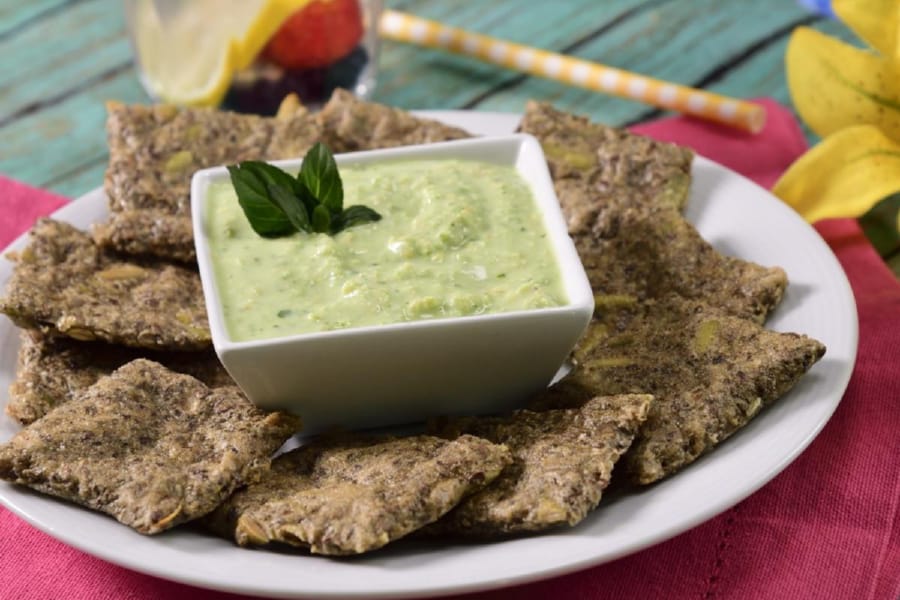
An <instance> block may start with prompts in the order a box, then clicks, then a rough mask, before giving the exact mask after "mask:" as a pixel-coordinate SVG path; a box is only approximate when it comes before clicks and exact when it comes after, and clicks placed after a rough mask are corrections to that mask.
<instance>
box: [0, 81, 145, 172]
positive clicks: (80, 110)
mask: <svg viewBox="0 0 900 600" xmlns="http://www.w3.org/2000/svg"><path fill="white" fill-rule="evenodd" d="M109 99H116V100H121V101H123V102H146V101H147V97H146V95H145V94H144V92H143V90H142V89H141V87H140V85H139V84H138V82H137V78H136V75H135V73H134V72H133V71H131V70H128V71H125V72H122V73H119V74H118V75H116V76H114V77H112V78H110V79H108V80H105V81H102V82H99V83H98V84H97V85H95V86H91V87H89V88H87V89H85V90H82V91H81V92H80V93H78V94H76V95H73V96H71V97H69V98H66V99H65V100H63V101H61V102H59V103H57V104H54V105H52V106H50V107H47V108H45V109H43V110H40V111H36V112H33V113H30V114H28V115H27V116H24V117H22V118H20V119H16V120H15V121H13V122H12V123H9V124H7V125H5V126H4V127H0V139H2V140H3V144H2V145H0V172H2V173H7V174H9V175H11V176H12V177H15V178H17V179H20V180H22V181H24V182H26V183H30V184H32V185H37V186H42V185H45V184H46V183H47V182H49V181H54V180H56V179H58V178H59V177H60V176H61V175H62V174H64V173H68V172H70V171H71V170H72V168H73V167H74V166H77V165H79V164H86V163H88V162H89V161H91V160H99V159H103V157H105V156H106V136H105V132H104V123H105V121H106V110H105V108H104V102H105V101H106V100H109ZM91 187H93V186H91Z"/></svg>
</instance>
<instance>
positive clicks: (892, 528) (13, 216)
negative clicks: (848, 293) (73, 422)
mask: <svg viewBox="0 0 900 600" xmlns="http://www.w3.org/2000/svg"><path fill="white" fill-rule="evenodd" d="M761 102H762V103H763V104H765V105H766V107H767V108H768V110H769V122H768V125H767V127H766V129H765V130H764V131H763V132H762V133H761V134H760V135H758V136H749V135H744V134H740V133H736V132H734V131H732V130H727V129H723V128H721V127H717V126H715V125H710V124H707V123H704V122H699V121H695V120H692V119H687V118H680V117H679V118H673V119H665V120H662V121H658V122H655V123H649V124H644V125H641V126H639V127H636V128H635V130H636V131H639V132H640V133H643V134H646V135H650V136H653V137H656V138H658V139H665V140H671V141H675V142H678V143H681V144H685V145H687V146H691V147H693V148H694V149H695V150H697V152H699V153H700V154H703V155H705V156H707V157H709V158H711V159H713V160H716V161H718V162H720V163H722V164H725V165H727V166H729V167H731V168H732V169H734V170H736V171H738V172H740V173H743V174H744V175H746V176H748V177H750V178H752V179H754V180H755V181H757V182H758V183H760V184H762V185H765V186H770V185H771V184H772V182H774V180H775V179H776V178H777V177H778V175H779V173H781V171H783V170H784V169H785V167H786V166H787V165H788V164H789V163H790V162H791V161H792V160H793V159H794V158H795V157H796V156H798V155H799V154H800V153H801V152H802V151H803V150H804V149H805V142H804V139H803V136H802V134H801V132H800V129H799V127H798V126H797V123H796V121H794V119H793V117H792V116H791V114H790V112H789V111H787V110H786V109H785V108H783V107H781V106H779V105H778V104H777V103H775V102H772V101H768V100H762V101H761ZM61 201H62V200H61V199H60V198H59V197H58V196H54V195H52V194H49V193H47V192H44V191H39V190H34V189H31V188H27V187H25V186H23V185H21V184H18V183H15V182H12V181H10V180H7V179H3V178H0V246H2V245H5V244H6V243H8V241H10V240H11V239H12V238H14V237H15V236H16V235H18V234H19V233H21V232H22V231H24V230H26V229H27V228H28V226H30V225H31V223H32V222H33V220H34V218H35V217H36V216H38V215H40V214H44V213H46V212H49V211H51V210H53V209H54V208H56V207H58V206H59V205H60V203H61ZM817 228H818V230H819V232H820V233H821V234H822V236H823V237H824V238H825V239H826V240H827V241H828V243H829V244H830V245H831V247H832V249H833V250H834V251H835V253H836V254H837V256H838V258H839V260H840V261H841V264H842V265H843V266H844V269H845V270H846V272H847V275H848V276H849V278H850V282H851V285H852V287H853V291H854V294H855V296H856V302H857V305H858V310H859V319H860V345H859V354H858V358H857V364H856V368H855V370H854V373H853V377H852V379H851V381H850V387H849V388H848V390H847V393H846V394H845V396H844V398H843V400H842V402H841V404H840V406H839V407H838V409H837V411H836V412H835V415H834V417H833V418H832V419H831V421H830V422H829V423H828V425H826V427H825V429H824V430H823V431H822V433H821V434H820V435H819V437H818V438H817V439H816V440H815V441H814V442H813V444H812V445H811V446H810V447H809V448H808V449H807V450H806V451H805V452H804V453H803V454H802V455H801V456H800V457H799V458H798V459H797V460H796V461H795V462H794V463H793V464H791V465H790V466H789V467H788V468H787V469H786V470H785V471H784V472H783V473H782V474H781V475H779V476H778V477H776V478H775V479H774V480H773V481H772V482H771V483H769V484H768V485H766V486H765V487H763V488H762V489H761V490H760V491H758V492H757V493H756V494H754V495H753V496H751V497H750V498H748V499H746V500H745V501H743V502H742V503H740V504H738V505H737V506H735V507H734V508H732V509H731V510H728V511H726V512H725V513H723V514H722V515H720V516H719V517H717V518H714V519H712V520H710V521H707V522H706V523H704V524H703V525H700V526H699V527H697V528H695V529H692V530H690V531H688V532H686V533H684V534H682V535H680V536H678V537H676V538H673V539H672V540H669V541H667V542H664V543H662V544H660V545H658V546H655V547H653V548H650V549H647V550H645V551H643V552H640V553H638V554H634V555H632V556H628V557H626V558H622V559H620V560H618V561H615V562H612V563H608V564H606V565H601V566H599V567H595V568H592V569H588V570H585V571H581V572H579V573H575V574H572V575H568V576H563V577H558V578H555V579H550V580H546V581H543V582H539V583H533V584H529V585H524V586H517V587H512V588H507V589H502V590H494V591H490V592H483V593H479V594H474V595H472V596H470V597H471V598H473V600H474V599H477V600H506V599H513V598H515V599H520V598H524V599H526V600H532V599H533V600H538V599H543V598H551V597H552V598H579V599H597V600H602V599H607V598H608V599H613V598H615V599H617V600H628V599H632V598H633V599H641V600H647V599H652V598H665V599H676V600H677V599H682V598H685V599H686V598H691V599H695V598H696V599H707V600H709V599H713V598H741V599H760V600H762V599H771V598H791V599H792V600H803V599H807V598H809V599H816V600H819V599H823V598H828V599H831V598H853V599H860V600H862V599H865V600H882V599H883V600H894V599H896V598H898V597H900V514H898V504H900V460H898V459H900V284H898V282H897V280H896V279H895V277H894V276H893V274H892V273H891V272H890V271H889V270H888V269H887V268H886V267H885V265H884V263H883V262H882V261H881V260H880V258H879V257H878V256H877V255H876V254H875V252H874V251H873V249H872V247H871V245H870V244H869V243H868V241H867V240H866V239H865V237H864V236H863V235H862V233H861V231H860V229H859V227H858V226H857V224H856V222H855V221H853V220H849V219H840V220H832V221H828V222H822V223H819V224H817ZM0 598H4V599H5V598H16V599H20V600H30V599H34V600H45V599H48V598H66V599H73V600H88V599H90V600H113V599H116V600H119V599H130V598H147V599H157V598H158V599H163V598H165V599H167V600H188V599H191V600H225V599H227V598H238V596H234V595H230V594H223V593H221V592H213V591H208V590H200V589H196V588H192V587H188V586H184V585H180V584H177V583H172V582H168V581H164V580H161V579H157V578H154V577H150V576H147V575H141V574H138V573H134V572H131V571H128V570H126V569H122V568H120V567H117V566H114V565H111V564H108V563H105V562H103V561H101V560H99V559H96V558H93V557H91V556H88V555H86V554H83V553H82V552H79V551H78V550H74V549H72V548H69V547H67V546H65V545H64V544H62V543H60V542H57V541H56V540H54V539H53V538H51V537H50V536H47V535H45V534H43V533H41V532H39V531H37V530H35V529H33V528H32V527H30V526H29V525H27V524H26V523H24V522H23V521H21V520H19V519H18V518H17V517H15V516H14V515H13V514H11V513H10V512H9V511H7V510H6V509H2V508H0Z"/></svg>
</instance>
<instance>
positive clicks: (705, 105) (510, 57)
mask: <svg viewBox="0 0 900 600" xmlns="http://www.w3.org/2000/svg"><path fill="white" fill-rule="evenodd" d="M378 31H379V33H380V35H381V36H382V37H384V38H387V39H391V40H395V41H399V42H407V43H410V44H416V45H419V46H425V47H427V48H439V49H442V50H448V51H450V52H455V53H457V54H463V55H465V56H472V57H475V58H479V59H481V60H483V61H486V62H489V63H492V64H495V65H499V66H501V67H507V68H509V69H515V70H516V71H521V72H523V73H529V74H531V75H537V76H540V77H545V78H547V79H552V80H554V81H560V82H563V83H567V84H571V85H576V86H579V87H583V88H586V89H589V90H594V91H598V92H604V93H607V94H610V95H613V96H619V97H621V98H629V99H631V100H638V101H640V102H644V103H646V104H651V105H653V106H658V107H659V108H665V109H668V110H674V111H678V112H682V113H686V114H689V115H692V116H695V117H699V118H701V119H707V120H710V121H715V122H717V123H723V124H725V125H730V126H732V127H737V128H739V129H743V130H746V131H750V132H752V133H758V132H759V131H760V130H761V129H762V127H763V125H764V124H765V122H766V111H765V108H763V107H762V106H759V105H758V104H753V103H751V102H745V101H742V100H737V99H734V98H729V97H727V96H720V95H719V94H713V93H710V92H707V91H704V90H698V89H694V88H691V87H687V86H683V85H678V84H676V83H669V82H666V81H661V80H659V79H654V78H652V77H645V76H644V75H638V74H637V73H631V72H629V71H623V70H622V69H616V68H613V67H607V66H605V65H601V64H599V63H594V62H590V61H586V60H581V59H578V58H573V57H571V56H566V55H564V54H556V53H554V52H547V51H546V50H540V49H538V48H531V47H528V46H523V45H521V44H515V43H513V42H507V41H504V40H499V39H496V38H492V37H490V36H486V35H481V34H478V33H472V32H470V31H466V30H464V29H459V28H456V27H449V26H447V25H443V24H441V23H438V22H437V21H430V20H428V19H422V18H420V17H416V16H415V15H410V14H408V13H402V12H398V11H394V10H386V11H384V12H383V13H382V15H381V20H380V21H379V27H378Z"/></svg>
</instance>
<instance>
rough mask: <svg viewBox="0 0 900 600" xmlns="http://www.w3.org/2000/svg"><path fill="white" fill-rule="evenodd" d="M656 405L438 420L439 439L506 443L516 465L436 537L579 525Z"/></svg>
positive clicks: (615, 403) (601, 401)
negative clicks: (469, 438)
mask: <svg viewBox="0 0 900 600" xmlns="http://www.w3.org/2000/svg"><path fill="white" fill-rule="evenodd" d="M652 400H653V397H652V396H649V395H621V396H610V397H597V398H592V399H590V400H588V401H587V402H585V403H584V404H582V405H581V406H580V407H578V408H573V409H561V410H550V411H546V412H532V411H528V410H522V411H517V412H516V413H514V414H513V415H512V416H510V417H496V418H491V417H465V418H455V419H450V420H446V421H443V422H441V421H435V422H434V423H433V424H432V428H433V432H434V433H436V434H437V435H441V436H445V437H451V438H452V437H455V436H457V435H461V434H471V435H476V436H479V437H483V438H486V439H488V440H491V441H492V442H495V443H498V444H505V445H506V446H508V447H509V449H510V451H511V452H512V455H513V463H512V465H510V466H509V467H507V468H506V469H505V470H504V471H503V473H501V474H500V477H498V478H497V479H496V481H494V482H493V483H492V484H491V485H489V486H488V487H486V488H485V489H484V490H482V491H480V492H478V493H476V494H473V495H472V496H469V497H468V498H466V499H465V500H463V501H462V503H460V505H459V506H458V507H457V508H455V509H453V510H452V511H451V512H450V513H449V514H447V516H445V517H444V518H443V519H441V520H440V521H438V522H437V523H435V524H434V526H432V527H431V528H430V533H437V532H440V533H452V534H458V535H467V536H469V535H471V536H489V535H500V534H513V533H526V532H535V531H542V530H544V529H549V528H552V527H558V526H561V525H569V526H572V525H575V524H577V523H579V522H580V521H581V520H582V519H584V518H585V517H586V516H587V514H588V513H589V512H590V511H591V510H593V509H594V508H596V506H597V504H598V503H599V502H600V496H601V494H602V492H603V490H604V489H605V488H606V486H607V485H608V484H609V480H610V476H611V475H612V469H613V465H615V463H616V461H617V460H618V459H619V457H620V456H621V455H622V453H623V452H625V450H627V449H628V447H629V446H630V445H631V441H632V439H633V438H634V436H635V434H636V433H637V430H638V427H640V425H641V423H643V421H644V419H645V418H646V417H647V411H648V408H649V406H650V405H651V401H652Z"/></svg>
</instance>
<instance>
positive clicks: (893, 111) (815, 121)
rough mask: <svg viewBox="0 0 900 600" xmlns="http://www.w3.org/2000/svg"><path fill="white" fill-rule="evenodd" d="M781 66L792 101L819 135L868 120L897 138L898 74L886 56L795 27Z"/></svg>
mask: <svg viewBox="0 0 900 600" xmlns="http://www.w3.org/2000/svg"><path fill="white" fill-rule="evenodd" d="M785 65H786V67H787V81H788V88H789V89H790V92H791V99H792V100H793V101H794V106H795V107H796V108H797V112H798V113H800V116H801V117H802V118H803V120H804V121H806V124H807V125H809V126H810V128H811V129H812V130H813V131H815V132H816V133H817V134H819V135H820V136H822V137H825V136H826V135H828V134H829V133H832V132H834V131H838V130H839V129H843V128H844V127H849V126H851V125H862V124H864V123H869V124H873V125H877V126H878V127H879V128H880V129H881V130H882V131H884V132H885V133H887V134H888V135H889V136H891V137H893V138H894V139H898V140H900V77H898V76H897V73H896V71H895V69H893V68H892V65H891V64H890V63H889V62H888V61H887V60H885V59H883V58H881V57H879V56H878V55H876V54H874V53H872V52H868V51H866V50H861V49H859V48H855V47H853V46H850V45H848V44H845V43H843V42H841V41H839V40H836V39H834V38H830V37H828V36H827V35H824V34H822V33H819V32H818V31H815V30H813V29H809V28H806V27H799V28H797V29H796V30H794V33H793V34H792V35H791V39H790V42H789V43H788V47H787V52H786V54H785Z"/></svg>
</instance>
